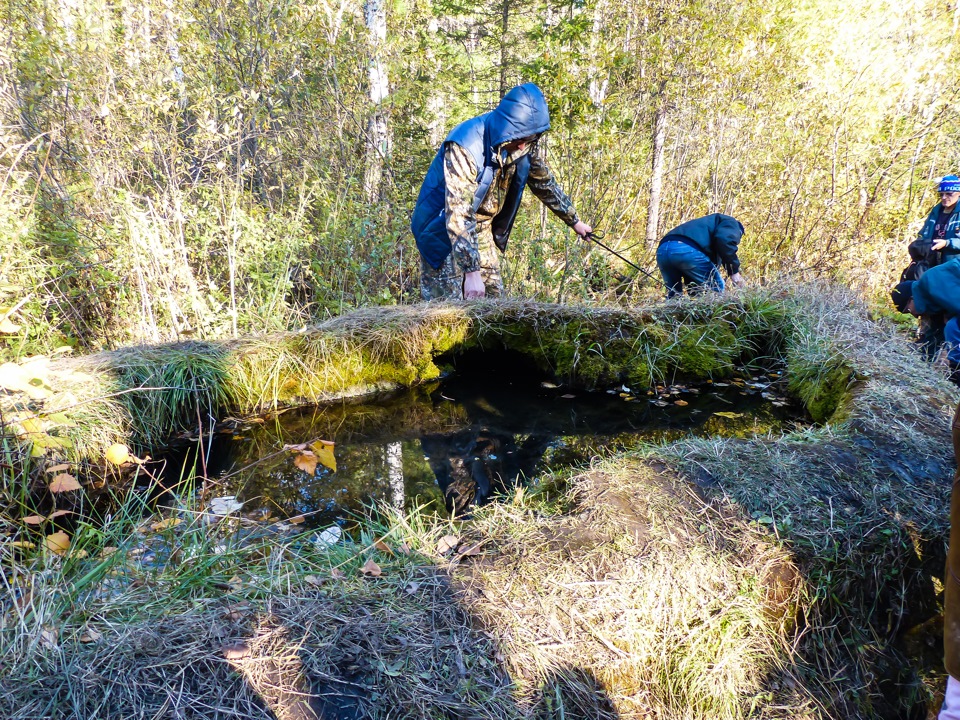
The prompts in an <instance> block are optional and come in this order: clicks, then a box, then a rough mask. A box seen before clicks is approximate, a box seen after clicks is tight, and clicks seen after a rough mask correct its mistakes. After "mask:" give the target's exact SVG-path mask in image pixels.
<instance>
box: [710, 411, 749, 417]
mask: <svg viewBox="0 0 960 720" xmlns="http://www.w3.org/2000/svg"><path fill="white" fill-rule="evenodd" d="M714 415H716V416H717V417H722V418H739V417H743V413H736V412H730V411H729V410H721V411H720V412H715V413H714Z"/></svg>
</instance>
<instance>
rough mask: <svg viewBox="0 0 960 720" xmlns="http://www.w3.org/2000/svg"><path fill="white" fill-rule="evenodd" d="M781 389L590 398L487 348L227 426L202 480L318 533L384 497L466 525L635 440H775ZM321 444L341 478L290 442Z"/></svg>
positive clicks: (722, 387) (704, 388)
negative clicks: (483, 508)
mask: <svg viewBox="0 0 960 720" xmlns="http://www.w3.org/2000/svg"><path fill="white" fill-rule="evenodd" d="M777 382H778V381H777V379H776V378H775V377H774V376H773V375H764V376H763V377H762V378H760V377H755V378H752V379H751V378H749V377H747V378H745V379H744V380H735V381H732V382H731V383H730V384H724V383H717V384H715V385H710V384H707V385H701V386H698V387H687V386H681V385H676V386H673V387H664V388H662V389H661V391H660V392H659V394H657V395H653V396H648V395H647V393H646V391H643V393H640V394H638V395H636V396H634V395H631V394H630V391H629V389H626V388H616V389H615V390H611V391H608V392H603V391H600V392H591V393H588V392H583V391H570V390H568V389H565V388H558V387H556V386H554V385H552V384H551V383H549V382H547V381H546V378H544V377H543V376H542V375H539V374H537V373H535V372H533V371H530V369H529V368H524V367H522V366H521V365H519V364H518V362H517V360H516V358H515V357H511V356H504V357H502V358H499V362H498V361H497V358H494V357H492V356H491V355H490V354H489V353H487V354H484V355H481V356H475V357H474V358H472V359H471V358H461V359H458V364H457V371H456V373H455V374H454V375H452V376H451V377H449V378H447V379H445V380H443V381H441V382H436V383H433V384H431V385H428V386H422V387H419V388H413V389H410V390H405V391H402V392H399V393H396V394H394V395H392V396H390V397H388V398H380V399H378V400H376V401H371V402H366V403H356V402H344V403H337V404H335V405H328V406H324V407H317V408H309V409H305V410H300V411H293V412H287V413H282V414H280V415H277V416H274V417H272V418H269V419H267V420H266V421H265V422H263V423H261V424H252V425H244V426H238V427H236V428H234V429H232V430H228V431H227V432H226V433H224V434H220V435H218V436H216V439H215V440H214V442H213V444H212V448H211V453H210V456H209V457H208V458H207V475H208V477H209V478H211V479H212V480H214V481H215V482H217V483H218V484H217V490H216V492H217V494H221V495H226V494H236V495H237V496H238V498H239V499H240V500H242V501H244V513H246V514H248V515H251V516H255V517H259V518H270V517H273V518H283V517H289V516H293V515H299V514H305V513H309V514H310V515H309V518H310V520H309V521H310V522H311V523H312V524H316V525H327V524H330V523H331V522H343V521H344V520H345V519H346V518H347V517H348V516H349V515H350V514H351V513H357V512H361V511H363V509H364V508H369V507H371V506H373V505H374V504H376V503H379V502H386V503H389V504H391V505H393V506H394V507H396V508H398V509H403V508H406V509H410V508H412V507H414V506H427V507H431V508H432V509H434V510H436V511H438V512H444V511H446V512H449V513H454V514H456V515H458V516H460V515H463V514H465V513H467V512H469V508H470V506H472V505H474V504H482V503H484V502H486V501H487V500H489V499H490V498H491V497H494V496H496V495H498V494H500V493H503V492H505V491H507V492H509V491H510V490H511V489H513V488H515V487H516V486H517V485H518V484H521V483H528V482H530V481H531V480H532V479H534V478H535V477H536V476H537V475H538V474H541V473H543V472H545V471H549V470H552V469H556V468H558V467H563V466H568V465H570V464H574V463H582V462H586V461H588V460H589V459H590V457H591V456H593V455H595V454H598V453H602V452H605V451H609V450H612V449H620V448H624V447H630V446H632V445H635V444H636V443H637V442H638V441H640V440H645V441H669V440H673V439H676V438H679V437H682V436H685V435H690V434H696V435H750V434H756V433H763V432H769V431H780V430H781V429H782V428H783V427H784V425H786V424H790V423H791V422H792V421H793V420H795V419H796V413H795V412H794V411H791V409H790V407H789V406H787V405H786V404H785V403H784V402H782V398H779V397H778V396H777V395H776V393H775V387H776V384H777ZM764 396H766V397H764ZM771 399H772V400H774V401H775V402H770V400H771ZM317 438H322V439H324V440H330V441H333V442H335V443H336V447H335V454H336V460H337V463H336V464H337V470H336V472H333V471H331V470H330V469H328V468H326V467H324V466H322V465H318V466H317V469H316V471H315V472H314V473H312V474H311V475H309V476H308V475H307V473H306V472H304V471H303V470H300V469H298V468H297V467H296V465H295V464H294V459H295V458H294V454H293V453H291V452H289V451H284V450H283V447H284V445H287V444H291V445H292V444H297V443H304V442H309V441H311V440H314V439H317ZM178 471H179V468H177V470H174V472H178Z"/></svg>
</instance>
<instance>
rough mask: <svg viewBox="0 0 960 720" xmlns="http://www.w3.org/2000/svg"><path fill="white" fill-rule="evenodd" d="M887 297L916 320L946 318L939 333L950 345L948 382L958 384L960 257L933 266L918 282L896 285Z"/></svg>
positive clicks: (906, 281) (901, 310)
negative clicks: (941, 332) (935, 317)
mask: <svg viewBox="0 0 960 720" xmlns="http://www.w3.org/2000/svg"><path fill="white" fill-rule="evenodd" d="M890 298H891V299H892V300H893V304H894V305H895V306H896V308H897V310H899V311H900V312H902V313H910V314H911V315H914V316H916V317H929V316H930V315H939V314H942V315H944V316H945V317H946V318H947V323H946V325H944V328H943V334H944V338H945V339H946V341H947V343H948V344H949V346H950V349H949V351H948V352H947V360H948V362H949V364H950V380H951V381H953V382H954V383H957V384H960V257H955V258H953V259H951V260H947V261H946V262H944V263H941V264H939V265H935V266H934V267H932V268H930V269H929V270H927V271H926V272H925V273H924V274H923V275H921V276H920V279H919V280H905V281H904V282H901V283H899V284H898V285H897V286H896V287H895V288H893V290H892V291H890Z"/></svg>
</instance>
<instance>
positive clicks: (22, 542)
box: [10, 540, 36, 550]
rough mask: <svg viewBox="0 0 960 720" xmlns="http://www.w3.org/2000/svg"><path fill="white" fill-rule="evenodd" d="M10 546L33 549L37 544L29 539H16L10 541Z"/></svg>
mask: <svg viewBox="0 0 960 720" xmlns="http://www.w3.org/2000/svg"><path fill="white" fill-rule="evenodd" d="M10 547H15V548H23V549H24V550H33V549H34V548H35V547H36V545H34V544H33V543H32V542H30V541H29V540H14V541H13V542H12V543H10Z"/></svg>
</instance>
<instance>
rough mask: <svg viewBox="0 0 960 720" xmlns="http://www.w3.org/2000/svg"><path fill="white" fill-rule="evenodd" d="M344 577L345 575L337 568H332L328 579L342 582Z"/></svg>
mask: <svg viewBox="0 0 960 720" xmlns="http://www.w3.org/2000/svg"><path fill="white" fill-rule="evenodd" d="M346 576H347V574H346V573H345V572H344V571H343V570H340V569H338V568H333V569H332V570H330V577H332V578H333V579H334V580H343V579H344V578H345V577H346Z"/></svg>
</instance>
